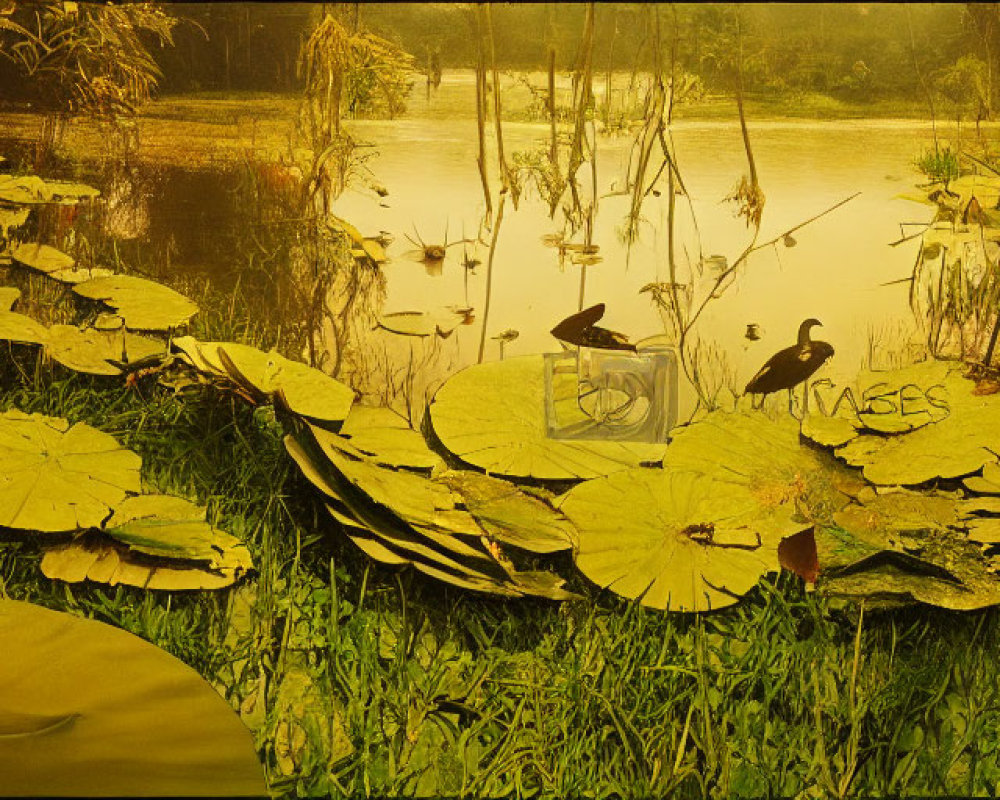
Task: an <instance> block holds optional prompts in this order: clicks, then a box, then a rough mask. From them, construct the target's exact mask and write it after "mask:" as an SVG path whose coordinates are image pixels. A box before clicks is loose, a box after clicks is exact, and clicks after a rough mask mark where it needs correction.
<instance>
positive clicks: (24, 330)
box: [0, 290, 49, 344]
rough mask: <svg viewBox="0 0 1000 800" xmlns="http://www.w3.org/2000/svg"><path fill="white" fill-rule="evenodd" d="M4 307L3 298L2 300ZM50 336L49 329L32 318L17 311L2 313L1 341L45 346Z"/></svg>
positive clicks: (0, 314)
mask: <svg viewBox="0 0 1000 800" xmlns="http://www.w3.org/2000/svg"><path fill="white" fill-rule="evenodd" d="M15 291H17V290H15ZM2 305H3V298H0V306H2ZM48 336H49V331H48V329H47V328H46V327H45V326H44V325H41V324H40V323H38V322H35V320H33V319H32V318H31V317H27V316H25V315H24V314H18V313H17V312H15V311H0V339H3V340H5V341H9V342H21V343H22V344H45V342H46V341H47V340H48Z"/></svg>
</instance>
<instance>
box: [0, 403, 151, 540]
mask: <svg viewBox="0 0 1000 800" xmlns="http://www.w3.org/2000/svg"><path fill="white" fill-rule="evenodd" d="M141 466H142V459H140V458H139V456H138V455H137V454H136V453H133V452H132V451H131V450H127V449H126V448H124V447H122V446H121V445H120V444H119V443H118V442H117V441H115V439H114V438H113V437H111V436H109V435H108V434H106V433H102V432H101V431H98V430H95V429H94V428H91V427H90V426H89V425H85V424H83V423H82V422H78V423H77V424H75V425H73V426H70V424H69V422H68V421H66V420H64V419H59V418H57V417H46V416H43V415H41V414H25V413H23V412H21V411H16V410H15V411H8V412H6V413H4V414H0V526H2V527H6V528H17V529H20V530H36V531H43V532H55V531H74V530H77V529H79V528H88V527H92V526H98V525H100V524H101V522H102V521H103V520H104V519H105V518H106V517H107V516H108V514H109V513H110V511H111V509H112V508H114V507H115V506H117V505H118V504H119V503H121V502H122V500H124V499H125V497H126V495H127V494H128V493H129V492H134V493H138V492H139V491H140V489H141V486H140V480H139V471H140V468H141Z"/></svg>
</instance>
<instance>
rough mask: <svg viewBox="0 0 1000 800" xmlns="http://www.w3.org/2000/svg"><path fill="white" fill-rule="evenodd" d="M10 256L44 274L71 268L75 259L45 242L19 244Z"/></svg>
mask: <svg viewBox="0 0 1000 800" xmlns="http://www.w3.org/2000/svg"><path fill="white" fill-rule="evenodd" d="M11 257H12V258H13V259H14V260H15V261H16V262H17V263H18V264H22V265H24V266H25V267H30V268H31V269H34V270H38V271H39V272H44V273H46V274H48V273H52V272H56V271H58V270H67V269H71V268H72V267H73V265H74V264H75V263H76V259H75V258H73V257H72V256H68V255H66V254H65V253H63V252H62V251H60V250H56V249H55V248H54V247H49V246H48V245H47V244H21V245H18V246H17V247H15V248H14V250H13V251H12V252H11Z"/></svg>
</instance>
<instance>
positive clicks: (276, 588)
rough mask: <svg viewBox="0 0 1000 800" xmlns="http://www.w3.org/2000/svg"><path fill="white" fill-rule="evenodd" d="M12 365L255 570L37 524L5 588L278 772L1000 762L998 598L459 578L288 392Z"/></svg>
mask: <svg viewBox="0 0 1000 800" xmlns="http://www.w3.org/2000/svg"><path fill="white" fill-rule="evenodd" d="M220 319H221V321H224V315H220ZM220 319H216V318H213V317H211V316H210V317H209V322H210V323H211V322H212V321H213V320H216V322H215V324H219V325H220V328H224V327H225V326H223V325H222V324H221V321H220ZM222 332H224V331H223V330H221V329H212V330H206V331H204V333H206V334H210V335H216V334H219V333H222ZM225 332H239V331H236V330H233V329H231V328H230V329H227V330H226V331H225ZM244 333H248V332H246V331H244ZM0 386H2V387H3V394H2V406H3V407H4V408H8V407H18V408H21V409H22V410H25V411H38V412H41V413H46V414H59V415H62V416H65V417H67V418H69V419H70V420H73V421H85V422H88V423H90V424H93V425H96V426H98V427H100V428H101V429H103V430H105V431H108V432H110V433H112V434H114V435H115V436H116V437H118V438H119V439H120V440H121V441H122V442H123V443H124V444H126V445H128V446H129V447H132V448H134V449H135V450H137V451H138V452H139V453H140V454H141V455H142V457H143V461H144V471H143V476H144V480H145V481H146V483H147V484H148V485H149V486H150V487H155V488H158V489H162V490H166V491H171V492H178V493H182V494H186V495H188V496H190V497H192V498H195V499H197V500H198V501H200V502H203V503H207V505H208V508H209V514H210V518H211V519H213V520H215V521H216V522H217V523H218V524H219V525H221V526H223V527H225V528H226V529H228V530H231V531H233V532H234V533H236V534H237V535H238V536H240V537H241V538H244V539H245V540H246V541H247V543H248V545H249V546H250V548H251V551H252V552H253V555H254V559H255V563H256V564H257V567H258V574H257V575H256V576H254V577H252V578H251V579H249V580H246V581H244V582H243V583H242V584H241V585H239V586H237V587H235V588H234V589H232V590H230V591H228V592H215V593H211V592H204V593H193V592H192V593H174V594H172V595H168V594H161V593H152V592H143V591H141V590H138V589H132V588H127V587H115V588H110V587H106V586H102V585H97V584H92V583H86V584H78V585H72V586H69V585H65V584H61V583H56V582H52V581H49V580H47V579H45V578H44V577H43V576H42V575H41V573H40V571H39V558H40V556H39V548H38V546H37V544H34V543H30V542H21V541H15V540H7V541H3V542H0V590H2V592H3V594H5V595H7V596H10V597H14V598H18V599H24V600H30V601H32V602H35V603H40V604H42V605H45V606H47V607H50V608H55V609H59V610H64V611H68V612H70V613H74V614H77V615H81V616H87V617H93V618H96V619H100V620H103V621H106V622H109V623H111V624H114V625H117V626H119V627H122V628H125V629H127V630H129V631H132V632H133V633H135V634H137V635H139V636H141V637H143V638H145V639H147V640H149V641H151V642H153V643H154V644H156V645H157V646H160V647H162V648H164V649H166V650H167V651H168V652H170V653H172V654H174V655H175V656H177V657H178V658H180V659H182V660H183V661H185V662H186V663H188V664H189V665H191V666H192V667H193V668H195V669H196V670H198V671H199V672H200V673H201V674H202V675H203V676H204V677H205V678H206V679H207V680H209V681H210V682H212V683H213V685H215V686H216V687H217V689H218V690H219V691H220V693H222V694H223V695H224V696H225V697H226V698H227V699H228V700H229V701H230V702H231V703H232V704H233V707H234V708H236V709H239V710H240V712H241V713H242V716H243V718H244V721H245V722H246V723H247V724H248V726H250V727H251V729H252V730H253V731H254V733H255V736H256V741H257V745H258V748H259V751H260V755H261V758H262V759H263V761H264V763H265V764H266V766H267V769H268V774H269V778H270V781H271V786H272V790H273V791H274V792H275V793H276V794H285V795H293V794H297V795H320V794H323V795H325V794H333V795H334V796H364V795H370V794H373V795H381V796H400V795H412V794H418V795H424V796H427V795H432V796H489V797H503V796H561V797H569V796H572V797H587V796H590V797H606V796H611V795H619V796H623V797H650V796H666V795H667V794H668V793H671V792H672V793H673V796H676V797H704V796H712V797H731V796H763V795H781V796H792V795H796V794H799V793H803V796H840V797H843V796H847V795H851V796H854V795H859V794H860V795H885V794H921V795H936V794H983V793H991V792H993V791H995V789H996V782H997V780H1000V752H998V745H1000V702H998V701H1000V685H998V684H997V682H996V680H995V664H996V663H997V661H998V659H1000V639H998V637H997V634H996V629H997V624H996V623H997V612H996V611H994V610H989V611H984V612H980V613H975V614H963V615H960V614H954V613H947V612H942V611H932V610H927V609H923V608H920V609H918V608H910V609H900V610H896V611H891V612H890V611H885V612H881V613H873V612H865V613H863V614H861V613H859V610H858V608H857V607H855V606H845V607H843V608H838V607H834V606H832V605H831V603H830V601H828V600H825V599H823V598H822V597H820V596H818V595H816V594H815V593H809V592H806V591H804V589H803V587H802V585H801V584H800V582H799V581H798V579H797V578H794V577H792V576H789V575H782V576H779V577H777V578H775V577H770V578H767V579H765V580H764V581H762V583H761V584H760V585H759V587H758V588H757V589H756V590H754V591H753V592H752V593H751V595H750V596H749V597H748V598H747V599H746V600H745V601H744V602H742V603H741V604H739V605H737V606H735V607H734V608H731V609H729V610H727V611H724V612H721V613H717V614H710V615H706V616H704V617H701V618H693V617H690V616H675V615H670V614H663V613H660V612H656V611H650V610H646V609H644V608H642V607H641V606H638V605H635V604H626V603H623V602H621V601H619V600H617V599H615V598H614V597H613V596H610V595H609V594H607V593H596V592H595V591H593V590H592V589H590V588H589V587H588V586H587V585H586V584H585V582H584V581H582V579H580V578H579V577H578V576H575V577H574V578H573V579H572V582H573V588H574V589H575V590H576V591H579V592H581V593H582V594H583V599H581V600H579V601H574V602H570V603H564V604H562V605H555V604H549V603H546V602H542V601H519V602H505V601H500V600H491V599H489V598H484V597H480V596H477V595H474V594H469V593H463V592H459V591H451V590H449V589H448V588H446V587H442V586H440V585H439V584H437V583H434V582H432V581H428V580H424V579H421V578H420V577H419V576H415V575H413V574H410V573H408V572H402V573H397V572H396V571H394V570H391V569H383V568H378V567H375V566H373V565H369V564H368V563H367V562H365V560H364V559H363V558H362V557H361V556H360V555H359V554H358V553H357V552H355V551H354V550H353V549H352V547H351V545H350V544H349V543H345V541H346V540H345V539H344V538H343V537H340V536H338V531H337V530H336V524H335V523H333V522H331V521H329V518H328V517H326V516H325V515H322V514H320V513H319V512H320V509H319V507H318V505H317V503H316V501H315V499H314V496H313V494H312V492H311V490H310V489H309V487H308V486H307V485H306V484H305V482H304V480H303V479H302V478H301V477H300V476H298V474H297V473H296V471H295V470H294V469H293V467H292V465H291V463H290V461H289V459H287V458H286V457H285V455H284V451H283V449H282V446H281V442H280V425H279V424H278V422H277V421H276V420H275V419H274V416H273V414H272V412H271V411H270V410H269V409H266V408H259V409H253V408H251V407H249V406H247V405H246V404H245V403H244V401H242V400H241V399H239V398H236V397H234V396H232V395H228V394H226V393H223V392H219V391H217V390H215V389H212V388H205V389H202V390H197V391H195V392H194V393H192V394H190V395H188V396H183V397H174V396H172V395H171V394H170V393H169V392H167V391H165V390H163V389H162V388H161V387H158V386H157V385H156V383H155V378H152V377H151V378H146V379H143V380H142V381H140V382H139V384H138V385H137V386H136V387H134V388H133V389H131V390H128V391H126V390H123V388H122V386H121V384H120V382H118V381H116V380H102V379H97V378H92V379H88V378H84V377H81V376H71V375H68V374H64V373H62V372H60V371H58V370H56V369H54V368H52V367H50V366H48V365H46V364H45V363H43V362H42V361H41V360H40V358H39V357H38V355H37V354H36V353H35V352H34V351H33V350H31V349H29V348H17V347H14V348H9V347H8V348H5V349H4V352H3V353H2V354H0ZM560 566H561V568H562V569H563V571H568V568H569V565H568V563H567V564H561V565H560Z"/></svg>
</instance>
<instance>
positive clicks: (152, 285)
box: [73, 275, 198, 331]
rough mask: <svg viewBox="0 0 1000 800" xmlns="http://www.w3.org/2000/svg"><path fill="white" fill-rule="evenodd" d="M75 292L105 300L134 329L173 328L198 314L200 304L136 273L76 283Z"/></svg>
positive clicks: (154, 329)
mask: <svg viewBox="0 0 1000 800" xmlns="http://www.w3.org/2000/svg"><path fill="white" fill-rule="evenodd" d="M73 291H74V292H75V293H76V294H78V295H79V296H80V297H86V298H88V299H91V300H99V301H101V302H102V303H104V304H105V305H107V306H108V307H109V308H111V309H112V310H114V311H115V313H117V314H118V315H119V316H120V317H122V318H123V319H124V320H125V325H126V327H128V328H131V329H132V330H144V331H166V330H170V329H172V328H176V327H179V326H181V325H183V324H185V323H186V322H188V321H189V320H190V319H191V317H193V316H194V315H195V314H197V313H198V306H197V305H196V304H195V303H193V302H191V300H189V299H188V298H186V297H184V295H182V294H180V293H179V292H175V291H174V290H173V289H171V288H170V287H168V286H164V285H163V284H162V283H157V282H156V281H151V280H147V279H146V278H139V277H136V276H135V275H114V276H112V277H105V278H93V279H91V280H88V281H83V282H82V283H77V284H75V285H74V286H73Z"/></svg>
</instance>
